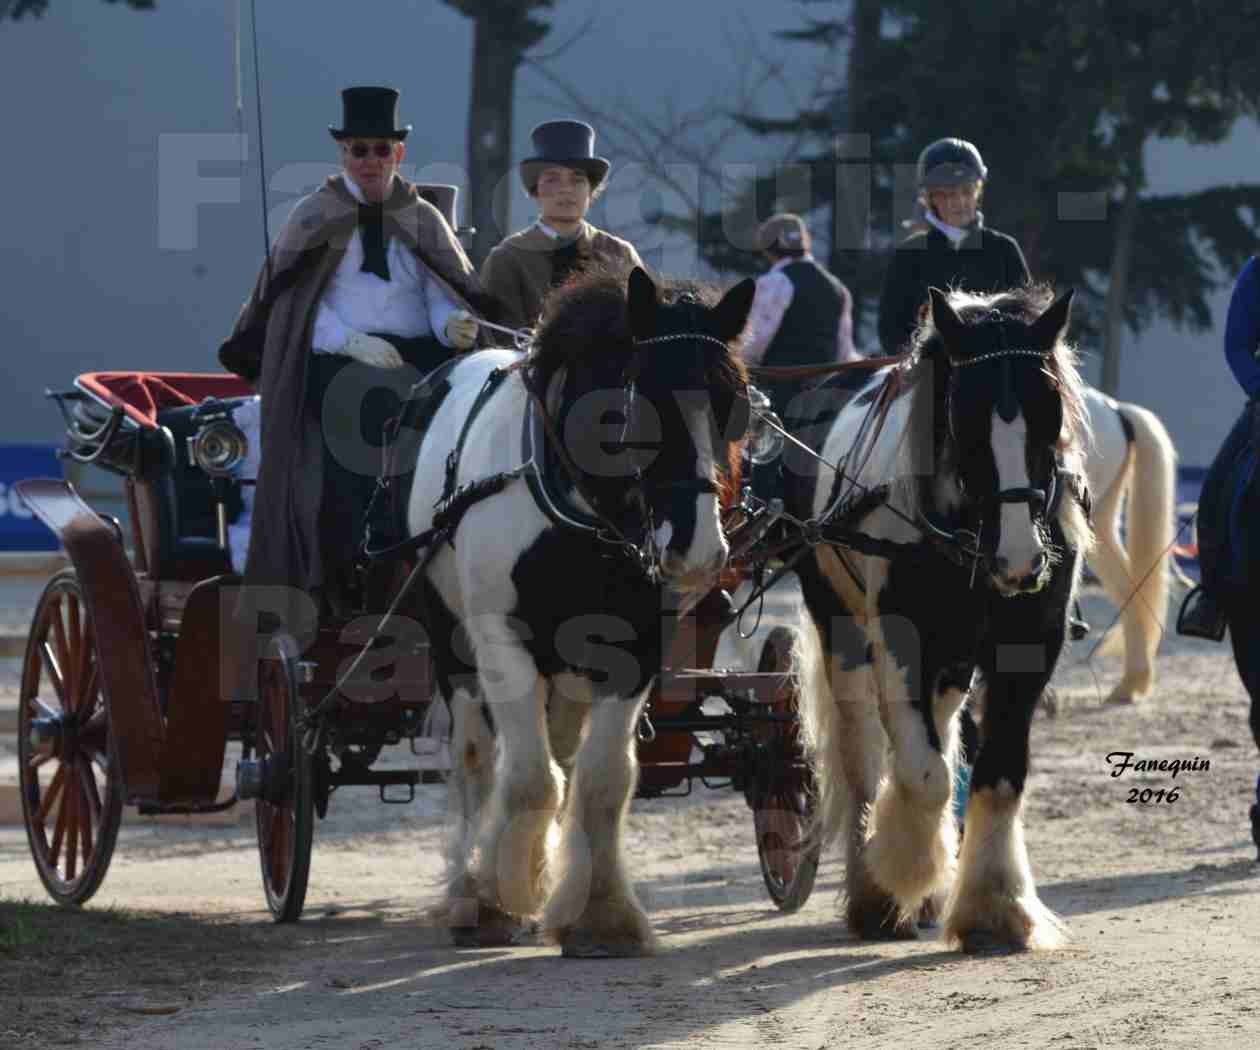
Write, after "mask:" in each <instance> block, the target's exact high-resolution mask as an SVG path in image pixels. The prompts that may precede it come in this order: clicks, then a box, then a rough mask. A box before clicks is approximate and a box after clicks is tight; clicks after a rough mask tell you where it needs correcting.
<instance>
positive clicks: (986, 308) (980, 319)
mask: <svg viewBox="0 0 1260 1050" xmlns="http://www.w3.org/2000/svg"><path fill="white" fill-rule="evenodd" d="M948 298H949V304H950V306H952V307H953V308H954V312H955V313H956V314H958V317H959V319H960V320H961V321H963V322H964V323H965V324H967V325H972V326H975V327H977V328H979V327H981V326H983V325H985V324H989V323H997V322H1001V321H1020V322H1022V323H1024V324H1031V323H1032V322H1033V321H1035V320H1036V319H1037V318H1038V317H1040V316H1041V315H1042V314H1043V313H1045V311H1046V310H1047V309H1048V308H1049V306H1050V304H1051V303H1052V302H1054V298H1055V292H1054V289H1053V288H1052V287H1051V286H1050V285H1049V284H1045V283H1040V284H1038V283H1030V284H1025V285H1020V286H1017V287H1014V288H1010V289H1007V290H1006V291H1002V292H994V293H991V294H988V295H977V294H974V293H971V292H964V291H959V290H951V291H950V292H949V296H948ZM912 348H913V350H914V359H913V361H914V363H916V364H917V363H918V362H919V361H922V360H923V359H924V358H926V357H930V356H931V355H932V354H934V353H941V352H943V350H944V344H943V341H942V339H941V337H940V334H939V333H938V332H937V331H936V328H935V326H934V325H933V324H932V317H931V311H928V313H927V315H926V317H925V318H924V320H923V322H922V323H921V324H920V325H919V327H918V329H917V330H916V331H915V333H914V337H913V342H912ZM1044 367H1045V370H1046V372H1048V373H1049V374H1050V375H1051V376H1052V377H1053V378H1054V380H1055V383H1056V385H1057V387H1058V389H1059V393H1060V395H1061V396H1062V398H1063V414H1064V421H1065V424H1066V426H1065V431H1064V434H1063V436H1062V443H1063V444H1064V445H1068V444H1072V443H1073V442H1076V443H1080V444H1084V443H1087V442H1088V440H1089V428H1088V424H1087V422H1086V421H1087V420H1088V418H1089V417H1088V414H1087V413H1086V410H1085V402H1084V390H1083V386H1082V381H1081V378H1080V373H1079V372H1078V371H1077V355H1076V351H1075V349H1074V348H1073V347H1072V345H1071V344H1070V343H1069V342H1068V341H1067V340H1066V339H1065V338H1062V337H1061V338H1060V339H1059V341H1058V343H1057V344H1056V345H1055V347H1054V350H1053V353H1051V354H1050V355H1049V356H1048V357H1046V359H1045V366H1044Z"/></svg>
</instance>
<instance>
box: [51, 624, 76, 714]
mask: <svg viewBox="0 0 1260 1050" xmlns="http://www.w3.org/2000/svg"><path fill="white" fill-rule="evenodd" d="M52 623H53V640H54V641H55V642H56V643H57V672H58V674H59V675H60V676H61V682H62V688H63V690H64V693H63V695H64V696H65V697H66V698H67V700H68V702H69V704H70V705H71V706H70V707H69V708H68V709H67V710H70V711H73V710H74V701H75V696H74V677H73V675H74V661H73V659H71V654H70V643H69V642H68V641H67V640H66V622H65V619H64V618H63V617H62V615H61V603H60V602H58V603H57V609H56V611H55V612H54V613H53V618H52Z"/></svg>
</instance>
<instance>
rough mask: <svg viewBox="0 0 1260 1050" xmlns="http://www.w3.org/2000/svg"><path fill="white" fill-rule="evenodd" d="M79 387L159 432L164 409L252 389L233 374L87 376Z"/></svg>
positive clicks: (85, 375)
mask: <svg viewBox="0 0 1260 1050" xmlns="http://www.w3.org/2000/svg"><path fill="white" fill-rule="evenodd" d="M78 382H79V386H81V387H82V388H83V389H84V390H86V391H87V392H88V393H90V394H92V395H94V396H95V397H98V398H100V399H101V400H103V401H106V402H107V403H109V404H110V405H122V407H123V409H124V411H126V413H127V416H128V417H129V418H130V419H132V420H133V421H134V422H136V423H139V424H140V425H141V426H145V427H151V428H156V427H157V426H158V419H157V414H158V412H160V411H161V410H162V409H164V408H178V407H180V406H181V405H195V404H198V403H199V402H201V401H203V400H205V399H206V398H208V397H248V396H249V395H250V394H252V393H254V390H253V388H252V387H251V386H250V385H249V383H247V382H246V381H245V380H244V379H242V378H241V377H240V376H236V375H232V374H231V373H230V372H86V373H84V374H83V375H81V376H79V379H78Z"/></svg>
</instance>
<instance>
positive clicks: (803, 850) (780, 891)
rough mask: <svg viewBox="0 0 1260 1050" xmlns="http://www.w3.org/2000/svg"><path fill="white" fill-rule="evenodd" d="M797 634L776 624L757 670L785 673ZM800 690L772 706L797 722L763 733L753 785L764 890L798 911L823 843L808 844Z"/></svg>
mask: <svg viewBox="0 0 1260 1050" xmlns="http://www.w3.org/2000/svg"><path fill="white" fill-rule="evenodd" d="M792 640H793V632H792V630H791V628H788V627H775V628H774V629H773V630H772V631H771V632H770V635H769V637H768V638H767V639H766V642H765V645H764V646H763V647H762V650H761V659H760V661H759V662H758V665H757V670H758V671H768V672H777V673H781V674H786V672H787V671H788V669H789V658H790V654H791V651H792ZM796 699H797V691H796V689H795V688H794V687H792V686H791V685H785V687H784V689H783V691H782V696H781V698H780V699H779V700H777V701H776V702H775V703H774V704H773V705H772V708H771V710H772V711H773V712H774V713H775V714H782V715H792V716H793V721H791V722H787V723H783V724H781V725H777V726H775V727H773V728H771V729H768V730H765V731H764V732H762V733H760V734H759V738H760V745H761V763H760V769H759V770H758V773H757V781H756V784H755V786H754V788H753V795H752V802H753V828H754V831H755V832H756V836H757V858H758V860H760V862H761V877H762V879H763V880H764V881H765V884H766V892H768V893H769V894H770V899H771V900H772V901H774V903H775V904H776V905H777V906H778V908H779V910H780V911H785V912H794V911H796V910H797V909H798V908H800V907H801V906H802V905H804V903H805V902H806V901H807V900H809V895H810V893H812V892H813V889H814V877H815V875H816V874H817V873H818V857H819V854H820V852H821V846H820V845H819V844H818V843H817V842H812V843H811V842H809V841H808V836H809V831H810V824H811V821H812V818H813V814H814V798H815V795H814V783H813V778H812V776H811V775H810V774H809V772H808V770H807V769H806V768H805V767H804V765H803V762H802V759H803V755H802V753H801V747H800V743H799V739H798V729H797V723H796V721H795V715H796Z"/></svg>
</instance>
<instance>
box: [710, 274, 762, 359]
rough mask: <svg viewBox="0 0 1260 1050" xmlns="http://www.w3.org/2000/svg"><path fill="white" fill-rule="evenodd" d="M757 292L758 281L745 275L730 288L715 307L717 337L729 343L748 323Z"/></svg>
mask: <svg viewBox="0 0 1260 1050" xmlns="http://www.w3.org/2000/svg"><path fill="white" fill-rule="evenodd" d="M756 292H757V282H756V281H754V280H753V279H752V278H751V277H745V278H744V279H743V280H742V281H740V282H739V284H737V285H734V286H733V287H732V288H730V289H728V291H727V293H726V294H725V295H724V296H722V300H721V302H719V303H718V304H717V306H715V307H714V308H713V320H714V322H715V323H716V325H717V337H718V338H719V339H721V340H722V342H724V343H729V342H730V341H731V340H732V339H734V338H735V337H736V336H737V335H739V333H740V332H742V331H743V330H744V325H745V324H747V323H748V312H749V311H750V310H751V309H752V304H753V296H754V295H755V294H756Z"/></svg>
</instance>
